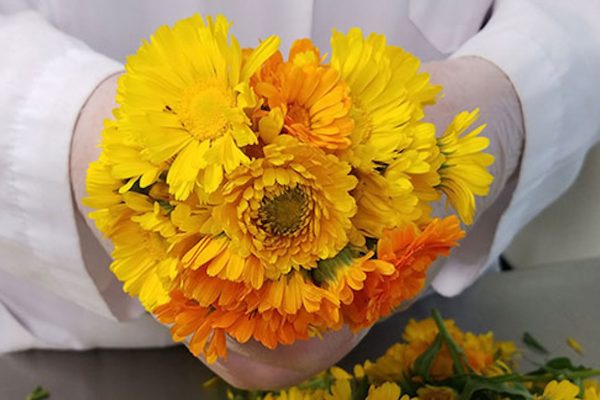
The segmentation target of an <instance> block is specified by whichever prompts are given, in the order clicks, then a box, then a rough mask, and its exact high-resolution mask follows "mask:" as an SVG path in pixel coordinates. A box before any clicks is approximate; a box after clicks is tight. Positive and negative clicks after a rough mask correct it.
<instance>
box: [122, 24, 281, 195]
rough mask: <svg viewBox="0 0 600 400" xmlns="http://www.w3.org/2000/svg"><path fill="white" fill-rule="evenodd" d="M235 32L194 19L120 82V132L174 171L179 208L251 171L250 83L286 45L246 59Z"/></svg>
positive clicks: (161, 40)
mask: <svg viewBox="0 0 600 400" xmlns="http://www.w3.org/2000/svg"><path fill="white" fill-rule="evenodd" d="M229 25H230V24H229V22H228V21H227V20H226V19H225V18H223V17H221V16H219V17H217V18H216V19H215V20H213V19H211V18H210V17H209V18H207V19H206V20H203V19H202V18H201V17H200V16H199V15H195V16H193V17H191V18H188V19H184V20H181V21H179V22H177V23H176V24H175V25H174V26H173V27H172V28H169V27H161V28H159V29H158V30H157V31H156V33H155V34H154V36H153V37H152V39H151V41H150V42H145V43H144V44H143V45H142V47H141V48H140V49H139V50H138V52H137V54H135V55H133V56H131V57H129V58H128V60H127V65H126V73H125V74H124V75H123V76H122V77H121V78H120V79H119V88H118V96H117V102H118V103H119V105H120V106H121V112H120V114H119V117H118V119H117V124H118V125H119V129H121V130H123V131H124V132H126V133H128V134H130V135H131V136H132V137H134V138H135V140H136V141H137V142H138V143H140V144H141V145H142V147H143V150H142V159H144V160H147V161H149V162H151V163H153V164H160V163H165V162H167V163H169V164H170V167H169V171H168V175H167V183H168V184H169V190H170V192H171V193H172V194H173V195H174V196H175V198H176V199H178V200H182V199H186V198H187V197H188V196H189V194H190V193H191V192H192V190H194V188H195V186H196V184H197V183H198V184H199V186H200V187H201V189H202V190H204V191H206V192H213V191H215V190H216V188H217V187H218V185H219V184H220V183H221V180H222V176H223V170H225V171H231V170H233V169H234V168H235V167H237V166H238V165H240V164H243V163H247V162H248V161H249V158H248V156H246V155H245V154H244V152H243V150H242V149H243V148H244V147H245V146H247V145H250V144H253V143H256V141H257V138H256V134H255V133H254V132H253V131H252V130H251V128H250V125H251V121H250V119H249V117H248V116H247V114H246V110H247V109H251V108H252V107H254V106H255V104H256V98H255V96H254V94H253V92H252V89H250V87H249V81H250V77H251V76H252V75H253V74H254V73H255V72H256V71H257V70H258V69H259V68H260V66H261V65H262V63H263V62H264V61H265V60H267V59H268V58H269V57H270V56H271V55H272V54H273V53H274V52H275V51H276V49H277V46H278V43H279V39H278V38H277V37H270V38H268V39H267V40H265V41H263V42H262V43H261V44H260V45H259V46H258V47H257V48H256V49H255V50H254V51H253V52H251V54H250V55H249V56H248V57H247V58H246V59H243V57H242V50H241V49H240V46H239V44H238V42H237V40H236V39H235V38H234V37H233V36H231V35H230V34H229ZM199 174H200V177H201V179H198V178H199Z"/></svg>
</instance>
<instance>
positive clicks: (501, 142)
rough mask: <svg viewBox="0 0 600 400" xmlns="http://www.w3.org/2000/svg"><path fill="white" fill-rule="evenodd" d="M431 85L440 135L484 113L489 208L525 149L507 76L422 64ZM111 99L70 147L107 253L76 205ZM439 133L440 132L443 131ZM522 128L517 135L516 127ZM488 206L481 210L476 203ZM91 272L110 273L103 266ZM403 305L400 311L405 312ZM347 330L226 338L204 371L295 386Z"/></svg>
mask: <svg viewBox="0 0 600 400" xmlns="http://www.w3.org/2000/svg"><path fill="white" fill-rule="evenodd" d="M424 69H425V70H426V71H428V72H430V73H431V75H432V82H433V83H436V84H442V85H443V86H444V93H445V97H444V98H443V99H442V100H440V102H439V103H438V104H437V105H435V106H432V107H430V108H429V109H427V111H426V112H427V115H428V120H429V121H430V122H434V123H435V124H436V125H437V126H438V127H439V128H438V130H439V131H440V132H441V131H442V129H443V128H445V126H446V125H447V124H448V123H449V122H450V120H451V119H452V117H453V116H454V115H455V114H457V113H458V112H460V111H463V110H471V109H473V108H476V107H480V108H481V113H482V114H481V119H480V121H481V122H482V123H483V122H487V123H488V129H487V130H486V135H487V136H489V137H490V139H491V146H490V150H491V152H492V153H493V154H494V155H495V156H496V163H495V164H494V167H493V168H492V173H493V174H494V176H496V180H495V182H494V185H493V188H492V195H491V196H490V197H491V199H490V200H489V202H488V201H487V200H486V203H487V204H491V202H493V198H494V194H495V193H499V192H500V190H501V188H502V187H503V186H504V184H505V183H506V180H507V179H508V177H509V176H510V175H511V174H512V173H513V172H514V170H515V169H516V167H517V165H518V159H519V156H518V155H519V154H520V149H521V143H522V132H523V130H522V119H521V117H520V115H521V111H520V106H519V102H518V99H517V96H516V94H515V92H514V89H513V88H512V85H511V84H510V81H509V80H508V79H507V78H506V76H505V75H504V74H503V73H502V71H500V70H499V69H498V68H497V67H495V66H494V65H493V64H491V63H489V62H487V61H485V60H481V59H476V58H464V59H456V60H449V61H444V62H438V63H431V64H426V65H424ZM115 93H116V77H112V78H110V79H108V80H106V81H105V82H103V83H102V84H101V85H100V86H99V87H98V88H97V89H96V91H95V92H94V93H93V94H92V96H91V97H90V99H89V100H88V102H87V103H86V105H85V106H84V107H83V109H82V112H81V115H80V118H79V121H78V123H77V126H76V129H75V132H74V137H73V144H72V149H71V178H72V185H73V192H74V197H75V201H76V203H77V207H78V210H79V211H80V212H81V214H82V215H85V216H86V217H85V218H86V221H87V223H88V227H89V229H91V230H92V231H93V232H94V235H95V237H96V238H98V240H99V241H100V242H101V243H102V244H103V246H104V248H105V249H106V250H107V251H108V252H110V251H111V250H112V246H111V244H110V242H109V241H107V240H106V239H104V238H103V237H102V234H101V233H100V232H98V231H97V230H96V229H95V226H94V224H93V221H90V220H89V219H88V218H87V214H88V212H89V211H90V210H89V209H86V207H85V206H83V205H82V204H81V199H82V198H83V197H85V172H86V169H87V165H88V164H89V162H91V161H93V160H95V159H96V158H97V157H98V154H99V150H98V149H97V144H98V143H99V141H100V132H101V131H102V121H103V120H104V119H105V118H109V117H110V114H111V110H112V109H113V108H114V107H115V106H116V105H115V103H114V98H115ZM441 127H443V128H441ZM515 127H521V130H519V129H517V128H515ZM480 207H482V208H483V207H485V205H483V206H482V205H480ZM88 268H108V266H107V265H96V266H88ZM406 307H407V305H403V306H402V307H401V308H402V309H405V308H406ZM366 333H367V330H365V331H362V332H359V333H357V334H353V333H351V332H350V331H349V330H348V329H342V330H341V331H339V332H332V333H329V334H327V335H325V336H324V338H323V339H319V338H315V339H311V340H308V341H298V342H296V343H295V344H293V345H291V346H279V347H277V348H276V349H275V350H270V349H267V348H265V347H263V346H262V345H261V344H259V343H256V342H248V343H245V344H239V343H235V341H233V340H230V341H229V343H228V344H229V346H228V353H229V356H228V359H227V360H226V361H218V362H216V363H215V364H212V365H208V367H209V368H210V369H211V370H213V371H214V372H215V373H217V374H218V375H220V376H221V377H222V378H224V379H225V380H226V381H227V382H229V383H231V384H232V385H234V386H237V387H241V388H249V389H252V388H261V389H277V388H281V387H284V386H287V385H291V384H295V383H298V382H300V381H302V380H304V379H306V378H308V377H310V376H311V375H313V374H315V373H317V372H319V371H321V370H323V369H325V368H327V367H329V366H331V365H333V364H335V363H336V362H337V361H339V360H340V359H341V358H342V357H343V356H344V355H346V354H347V353H349V352H350V351H351V350H352V349H353V348H354V347H355V346H356V345H357V344H358V343H359V342H360V341H361V339H362V338H363V337H364V336H365V335H366Z"/></svg>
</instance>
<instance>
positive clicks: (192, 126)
mask: <svg viewBox="0 0 600 400" xmlns="http://www.w3.org/2000/svg"><path fill="white" fill-rule="evenodd" d="M234 105H235V97H234V95H233V93H232V92H231V90H228V88H227V86H226V85H224V84H223V83H222V82H219V81H217V80H214V79H213V80H207V81H203V82H200V83H197V84H196V85H194V86H192V87H190V88H188V89H186V90H185V92H184V94H183V97H182V99H181V110H180V112H179V115H180V118H181V123H182V124H183V126H184V127H185V128H186V129H187V130H188V131H189V132H190V133H191V134H192V136H194V137H195V138H196V139H198V140H205V139H211V138H215V137H219V136H221V135H223V134H224V133H225V132H227V131H228V130H229V127H230V123H229V118H228V116H229V115H231V111H230V110H231V107H232V106H234Z"/></svg>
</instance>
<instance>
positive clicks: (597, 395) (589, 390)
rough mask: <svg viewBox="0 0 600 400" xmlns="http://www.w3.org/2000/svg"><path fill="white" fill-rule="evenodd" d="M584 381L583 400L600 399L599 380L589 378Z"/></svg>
mask: <svg viewBox="0 0 600 400" xmlns="http://www.w3.org/2000/svg"><path fill="white" fill-rule="evenodd" d="M584 383H585V389H584V393H583V400H600V384H599V383H598V381H596V380H593V379H588V380H586V381H585V382H584Z"/></svg>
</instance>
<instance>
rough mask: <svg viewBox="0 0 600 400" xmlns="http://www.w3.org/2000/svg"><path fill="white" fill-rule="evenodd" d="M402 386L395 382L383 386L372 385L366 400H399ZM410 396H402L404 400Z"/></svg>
mask: <svg viewBox="0 0 600 400" xmlns="http://www.w3.org/2000/svg"><path fill="white" fill-rule="evenodd" d="M400 393H401V391H400V386H398V385H396V384H395V383H394V382H386V383H384V384H382V385H381V386H375V385H371V387H370V388H369V393H368V394H367V397H366V398H365V400H398V399H399V398H400ZM405 397H407V398H408V396H402V400H404V398H405Z"/></svg>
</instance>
